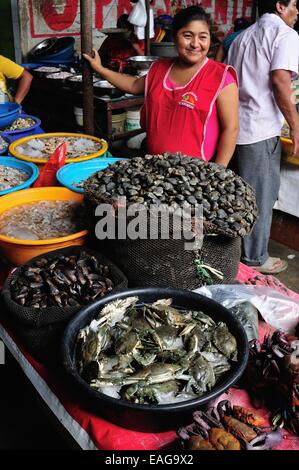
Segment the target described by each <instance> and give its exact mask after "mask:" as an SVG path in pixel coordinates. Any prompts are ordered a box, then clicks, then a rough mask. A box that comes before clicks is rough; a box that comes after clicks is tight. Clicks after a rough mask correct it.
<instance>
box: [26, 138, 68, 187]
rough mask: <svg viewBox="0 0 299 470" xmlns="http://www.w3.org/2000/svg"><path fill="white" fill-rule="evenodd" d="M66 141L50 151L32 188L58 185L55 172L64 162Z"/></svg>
mask: <svg viewBox="0 0 299 470" xmlns="http://www.w3.org/2000/svg"><path fill="white" fill-rule="evenodd" d="M65 157H66V143H65V142H64V143H63V144H61V145H59V147H57V149H56V150H54V152H53V153H52V155H51V156H50V158H49V160H48V161H47V163H46V164H45V166H44V168H43V169H42V171H41V172H40V175H39V177H38V178H37V180H36V182H35V183H34V185H33V187H34V188H40V187H45V186H58V183H57V180H56V173H57V171H58V170H59V168H61V167H62V166H63V165H64V164H65Z"/></svg>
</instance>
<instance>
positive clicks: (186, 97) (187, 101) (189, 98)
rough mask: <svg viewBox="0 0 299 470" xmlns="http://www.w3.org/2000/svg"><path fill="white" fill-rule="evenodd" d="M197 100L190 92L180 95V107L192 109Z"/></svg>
mask: <svg viewBox="0 0 299 470" xmlns="http://www.w3.org/2000/svg"><path fill="white" fill-rule="evenodd" d="M197 100H198V98H197V96H196V94H195V93H192V91H190V92H187V93H184V94H183V95H182V98H181V100H180V101H179V105H180V106H185V107H186V108H189V109H194V108H195V105H196V101H197Z"/></svg>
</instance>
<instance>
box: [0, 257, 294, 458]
mask: <svg viewBox="0 0 299 470" xmlns="http://www.w3.org/2000/svg"><path fill="white" fill-rule="evenodd" d="M254 275H259V273H257V272H256V271H254V270H253V269H252V268H248V267H247V266H245V265H243V264H240V269H239V273H238V276H237V280H239V281H240V282H244V281H246V280H248V279H250V278H251V277H253V276H254ZM5 329H6V331H8V333H9V335H10V336H11V337H12V338H14V335H13V333H12V332H9V330H8V328H7V327H5ZM270 331H271V327H270V326H269V325H267V324H266V323H264V322H261V323H260V338H261V339H262V338H263V337H264V334H265V333H268V332H270ZM14 341H15V342H16V343H17V340H16V339H15V338H14ZM18 348H19V349H20V350H21V351H22V353H23V354H24V356H25V357H26V358H27V360H28V361H29V362H30V364H31V365H32V366H33V367H34V369H35V370H36V371H37V372H38V374H39V375H40V377H42V378H43V379H44V380H45V382H46V383H47V385H48V387H49V388H50V389H51V391H52V392H53V393H54V394H55V395H56V397H57V398H58V399H59V401H60V402H61V404H62V405H63V407H64V408H65V410H66V412H67V413H68V414H69V415H70V416H71V417H72V418H73V419H74V420H75V421H76V422H77V423H79V425H80V426H81V427H82V428H83V429H84V430H85V431H86V432H87V433H88V434H89V436H90V437H91V439H92V441H93V442H94V444H95V446H96V447H97V448H98V449H102V450H114V451H115V450H161V449H163V448H165V447H166V446H168V445H171V444H172V443H174V441H176V439H177V437H176V432H175V430H173V431H169V432H162V433H141V432H135V431H129V430H127V429H124V428H121V427H119V426H116V425H114V424H112V423H109V422H108V421H106V420H105V419H103V418H101V417H99V416H96V415H94V414H92V413H90V412H89V411H87V410H86V409H84V408H83V407H82V406H79V405H78V402H77V400H76V398H75V396H74V395H73V393H72V391H71V390H70V388H67V392H66V386H65V384H64V383H63V381H62V380H61V378H59V377H58V376H57V374H55V372H53V371H51V370H49V369H48V368H47V367H45V366H44V365H43V364H41V363H39V362H37V361H35V360H34V359H33V358H32V357H31V356H30V354H29V353H28V352H27V351H25V350H24V348H23V347H22V346H21V345H18ZM223 399H229V400H230V401H231V402H232V403H233V404H238V405H243V406H245V407H249V408H252V405H251V403H250V401H249V396H248V394H247V392H246V391H244V390H240V389H236V388H231V389H229V390H228V393H226V394H223V395H221V396H220V397H219V398H218V399H217V401H220V400H223ZM257 411H258V413H260V414H261V415H262V416H264V417H265V418H266V419H267V418H268V412H267V410H266V409H264V408H262V409H259V410H257ZM67 413H66V414H65V418H64V419H67ZM62 424H64V422H63V420H62ZM283 436H284V440H283V441H282V443H281V444H280V445H279V446H278V447H277V448H276V449H277V450H282V449H283V450H299V438H298V437H295V436H294V435H292V434H290V433H288V432H287V431H284V430H283Z"/></svg>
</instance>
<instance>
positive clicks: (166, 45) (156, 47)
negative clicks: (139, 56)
mask: <svg viewBox="0 0 299 470" xmlns="http://www.w3.org/2000/svg"><path fill="white" fill-rule="evenodd" d="M150 51H151V54H153V56H157V57H170V58H171V57H177V56H178V53H177V50H176V47H175V45H174V43H173V42H153V43H152V44H151V45H150Z"/></svg>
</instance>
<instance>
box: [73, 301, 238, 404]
mask: <svg viewBox="0 0 299 470" xmlns="http://www.w3.org/2000/svg"><path fill="white" fill-rule="evenodd" d="M138 301H139V299H138V297H129V298H126V299H119V300H115V301H112V302H110V303H108V304H107V305H105V307H104V308H103V309H102V310H101V311H100V312H99V314H98V317H97V318H95V319H94V320H92V322H91V323H90V324H89V325H88V326H86V327H85V328H82V329H81V330H80V331H79V333H78V337H77V341H78V343H79V344H78V350H79V372H80V374H81V376H82V377H83V378H84V380H85V381H86V382H87V383H88V384H89V385H90V386H91V387H92V388H94V389H96V390H98V391H99V392H102V393H104V394H106V395H109V396H112V397H114V398H121V399H123V400H128V401H131V402H133V403H143V404H158V405H161V404H166V403H176V402H182V401H186V400H191V399H194V398H197V397H200V396H201V395H203V394H205V393H207V392H208V391H210V390H211V389H212V388H213V387H214V386H215V385H216V384H217V383H218V382H219V381H220V380H221V379H222V378H223V376H224V375H225V374H226V373H227V372H228V371H229V370H230V369H231V367H232V365H233V363H236V361H237V354H238V351H237V342H236V339H235V337H234V336H233V335H232V334H231V333H230V332H229V330H228V328H227V325H226V324H225V323H224V322H214V320H213V319H212V318H211V317H210V316H208V315H206V314H204V313H203V312H201V311H191V310H189V311H186V310H178V309H176V308H174V307H172V305H171V304H172V299H160V300H158V301H156V302H154V303H153V304H143V305H142V306H138Z"/></svg>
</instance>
